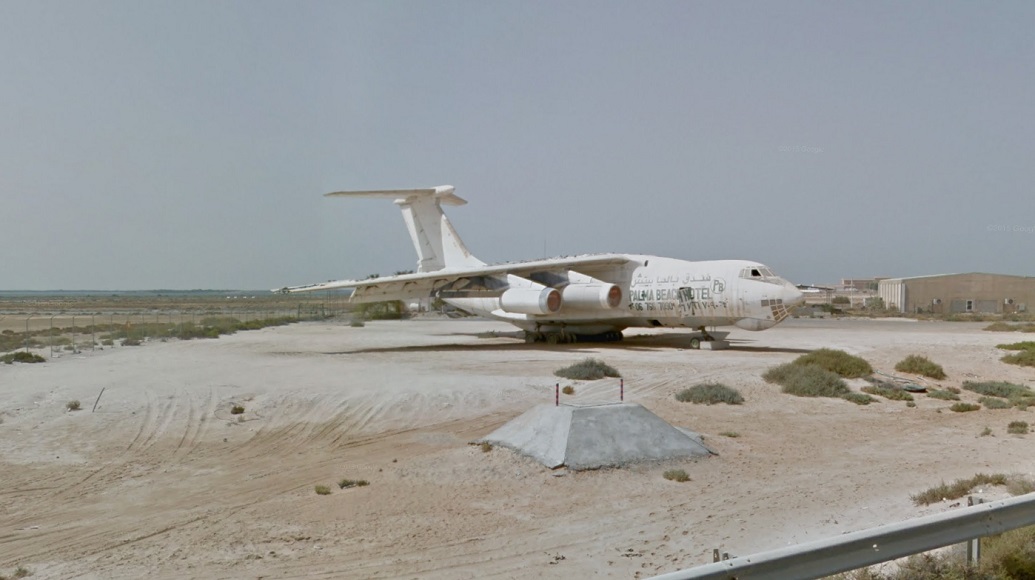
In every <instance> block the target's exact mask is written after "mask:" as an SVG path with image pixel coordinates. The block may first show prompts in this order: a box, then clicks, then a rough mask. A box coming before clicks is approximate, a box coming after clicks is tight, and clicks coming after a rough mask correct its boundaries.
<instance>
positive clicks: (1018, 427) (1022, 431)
mask: <svg viewBox="0 0 1035 580" xmlns="http://www.w3.org/2000/svg"><path fill="white" fill-rule="evenodd" d="M1006 432H1007V433H1009V434H1011V435H1027V434H1028V422H1027V421H1010V424H1009V425H1007V426H1006Z"/></svg>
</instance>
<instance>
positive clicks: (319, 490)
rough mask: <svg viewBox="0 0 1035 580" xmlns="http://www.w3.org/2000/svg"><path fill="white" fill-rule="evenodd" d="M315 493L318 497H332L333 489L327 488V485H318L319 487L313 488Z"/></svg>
mask: <svg viewBox="0 0 1035 580" xmlns="http://www.w3.org/2000/svg"><path fill="white" fill-rule="evenodd" d="M313 491H315V492H316V495H330V494H331V488H329V487H327V486H326V485H317V486H315V487H313Z"/></svg>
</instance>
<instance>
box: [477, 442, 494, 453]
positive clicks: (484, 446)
mask: <svg viewBox="0 0 1035 580" xmlns="http://www.w3.org/2000/svg"><path fill="white" fill-rule="evenodd" d="M478 448H479V449H481V450H482V453H488V452H490V451H492V443H489V442H488V441H482V442H481V444H480V445H478Z"/></svg>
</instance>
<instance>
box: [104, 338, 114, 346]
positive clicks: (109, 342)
mask: <svg viewBox="0 0 1035 580" xmlns="http://www.w3.org/2000/svg"><path fill="white" fill-rule="evenodd" d="M101 346H115V341H114V340H112V339H110V338H105V339H104V340H102V341H101Z"/></svg>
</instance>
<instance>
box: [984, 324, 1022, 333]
mask: <svg viewBox="0 0 1035 580" xmlns="http://www.w3.org/2000/svg"><path fill="white" fill-rule="evenodd" d="M1016 329H1017V325H1015V324H1010V323H1009V322H1002V321H1000V322H993V323H992V324H989V325H988V326H986V327H985V328H984V329H983V330H988V331H991V332H1013V331H1014V330H1016Z"/></svg>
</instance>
